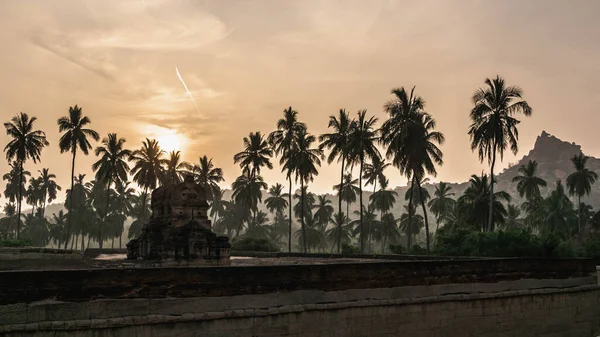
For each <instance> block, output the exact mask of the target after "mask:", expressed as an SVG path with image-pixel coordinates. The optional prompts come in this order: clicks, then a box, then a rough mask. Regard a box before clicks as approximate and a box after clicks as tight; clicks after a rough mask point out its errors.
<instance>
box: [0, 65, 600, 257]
mask: <svg viewBox="0 0 600 337" xmlns="http://www.w3.org/2000/svg"><path fill="white" fill-rule="evenodd" d="M472 101H473V104H474V107H473V108H472V110H471V111H470V112H469V111H465V114H467V113H468V114H469V116H470V118H471V124H470V126H469V129H468V134H469V136H470V138H471V148H472V150H473V151H474V152H476V153H477V155H478V157H479V159H480V160H481V161H482V162H486V163H488V164H489V165H490V172H489V174H485V173H481V174H474V175H472V176H471V179H470V180H469V182H468V186H467V187H466V188H465V189H464V190H457V189H456V188H455V186H454V185H453V184H450V183H447V182H439V183H436V184H433V183H430V178H435V177H436V175H437V169H438V167H440V166H441V165H443V164H444V159H445V158H444V153H443V151H442V146H443V144H444V142H445V137H444V135H443V133H442V132H440V131H439V129H438V125H437V123H436V121H435V118H434V117H433V114H432V113H431V112H429V111H427V110H426V105H425V100H424V98H423V97H421V96H419V95H418V94H417V93H416V90H415V88H414V87H413V88H411V89H410V90H407V89H405V88H404V87H400V88H397V89H393V90H392V91H391V98H390V100H389V101H388V102H386V103H385V104H384V107H383V110H384V111H383V112H384V113H385V114H386V118H384V119H382V120H381V121H380V120H378V119H377V118H375V117H374V115H373V114H369V113H368V112H367V111H366V110H358V111H357V112H356V113H351V112H349V111H347V110H345V109H340V110H339V111H338V112H337V113H335V114H332V115H331V116H329V121H328V125H327V127H328V128H327V131H326V132H325V133H323V134H320V135H316V134H314V133H311V130H310V128H309V126H308V125H307V124H305V123H303V122H302V120H301V114H300V113H299V112H298V111H296V110H294V109H293V108H292V107H288V108H286V109H284V110H283V114H282V116H281V118H280V119H279V120H277V121H274V122H275V123H274V130H267V131H268V132H267V133H263V132H261V131H251V132H249V134H248V136H247V137H244V138H243V139H242V140H241V141H240V152H238V153H236V154H233V156H232V161H233V162H234V163H236V164H239V170H240V171H239V175H238V176H237V178H236V179H235V180H234V181H233V182H232V183H231V185H230V189H228V188H225V186H227V185H226V184H225V183H224V178H223V170H222V169H221V168H220V167H219V163H216V162H214V161H213V159H212V158H210V157H208V156H206V155H203V156H200V157H199V158H198V159H197V161H195V162H194V163H188V162H186V161H184V160H183V158H182V155H181V153H180V152H179V151H172V152H170V153H166V152H165V151H164V150H163V149H161V145H160V143H159V142H158V141H156V140H154V139H145V140H143V141H142V142H141V143H140V144H131V143H130V142H127V140H125V139H124V138H121V137H119V136H118V135H117V134H115V133H108V134H107V136H106V137H104V138H102V140H101V142H100V143H95V144H94V142H98V141H99V139H100V136H99V134H98V132H96V131H95V130H93V125H92V123H91V120H90V119H89V118H88V117H86V116H84V115H83V110H82V108H81V107H79V106H77V105H75V106H73V107H70V108H69V109H68V115H67V116H65V117H61V118H60V119H59V120H58V130H59V132H60V133H61V138H60V140H59V141H58V146H59V148H60V150H61V152H63V153H64V152H68V153H69V154H70V155H71V158H70V159H71V162H72V165H71V172H70V178H71V184H70V188H68V189H66V199H65V200H64V205H65V207H66V211H63V210H59V211H57V212H54V213H52V214H46V209H47V207H46V205H47V204H48V203H52V202H53V201H56V198H57V195H58V191H61V189H62V187H61V186H59V185H58V184H57V183H56V172H53V171H52V170H51V168H44V169H42V170H40V171H38V172H37V173H35V174H34V175H32V173H31V172H29V171H27V170H26V166H27V164H28V162H29V160H31V161H33V162H38V161H40V160H41V154H42V151H43V149H44V148H45V147H46V146H49V145H51V144H49V142H48V140H47V139H46V137H45V133H44V132H43V131H42V130H36V128H35V122H36V118H35V117H29V116H28V115H27V114H26V113H19V114H17V115H16V116H14V117H13V118H11V119H10V121H7V122H6V123H5V124H4V126H5V129H6V132H7V135H8V136H9V142H8V144H6V146H5V147H4V152H5V154H6V159H7V160H8V161H9V163H10V170H9V171H8V172H5V173H3V175H2V179H3V182H4V183H5V189H4V196H5V198H6V199H7V200H8V203H7V204H6V205H5V206H4V218H2V219H0V238H2V239H26V240H28V242H30V243H31V244H34V245H39V246H45V245H48V244H52V245H55V246H57V247H59V248H72V249H82V250H83V249H85V248H86V247H89V246H90V244H94V245H98V246H99V247H104V246H105V245H110V247H123V239H122V236H123V233H124V232H125V230H127V229H126V224H127V223H128V222H130V225H129V229H128V232H127V233H126V234H127V237H128V238H133V237H136V236H137V235H139V233H140V231H141V228H142V225H143V224H144V223H145V222H146V221H147V220H148V218H149V216H150V209H149V202H150V200H149V198H148V194H149V193H150V192H151V191H152V190H154V189H155V188H157V187H158V186H159V185H170V184H177V183H179V182H181V181H182V178H183V176H184V175H187V174H190V175H192V176H193V177H194V179H195V181H196V182H197V183H198V184H200V185H202V186H203V187H204V188H205V190H206V192H207V197H208V199H209V203H210V206H211V207H210V210H209V216H210V217H211V219H212V221H213V228H214V230H215V231H216V232H218V233H220V234H225V235H228V236H230V237H231V238H232V241H233V242H234V243H235V242H236V241H238V240H242V239H254V240H263V241H264V242H269V245H270V246H272V247H277V248H278V249H281V250H287V251H290V252H291V251H302V252H334V251H335V252H362V253H388V252H390V251H392V252H409V253H432V252H440V251H445V252H447V250H444V249H445V248H440V247H447V245H448V242H451V240H452V238H454V237H455V236H456V235H463V236H460V237H461V238H464V233H471V234H472V233H479V234H482V235H484V234H485V233H484V232H488V233H489V232H499V231H507V232H512V233H517V232H519V233H520V232H523V233H529V234H531V235H535V236H539V237H540V238H543V239H544V240H545V239H546V238H553V240H554V239H555V240H559V241H561V242H563V241H564V242H566V241H568V240H570V239H571V238H573V237H575V236H578V235H579V236H581V235H584V234H585V233H586V230H587V229H589V228H590V227H591V226H595V225H594V224H595V221H596V220H594V219H596V218H598V219H599V220H600V216H597V214H598V213H595V212H594V211H593V209H592V208H591V206H590V205H587V204H585V203H583V202H582V201H583V200H584V199H585V198H586V196H588V195H589V194H590V191H591V190H592V186H593V185H594V183H595V182H596V180H597V178H598V177H597V174H596V173H595V172H594V171H593V170H592V169H590V167H589V165H588V160H589V158H588V157H587V156H585V155H583V154H582V153H578V154H575V155H574V156H573V158H572V159H571V170H570V172H569V175H568V177H567V178H566V180H565V181H564V182H563V181H548V182H547V181H546V180H544V179H542V178H541V177H540V176H539V172H540V171H539V166H538V162H536V161H535V160H530V161H528V162H526V163H524V164H523V165H522V166H520V167H519V168H518V170H517V174H516V175H514V176H513V177H512V178H511V180H512V182H513V183H514V184H515V185H516V189H517V192H518V193H517V195H512V196H511V195H510V194H509V193H507V191H504V190H501V189H499V188H495V185H497V181H496V178H495V177H496V175H495V173H494V172H495V171H494V170H495V166H496V165H497V161H498V160H500V161H501V160H502V159H503V155H504V153H505V151H511V152H513V153H517V150H518V124H519V123H520V120H519V119H518V117H519V115H520V114H523V115H525V116H529V115H531V113H532V108H531V107H530V106H529V104H528V103H527V101H525V100H524V99H523V91H522V90H521V89H519V88H518V87H515V86H510V85H508V84H507V83H506V82H505V81H504V80H503V79H502V78H501V77H499V76H497V77H496V78H494V79H487V80H486V81H485V84H484V87H483V88H479V89H477V91H476V93H475V94H474V96H473V97H472ZM90 150H93V151H92V152H93V154H94V155H95V156H96V157H97V159H96V160H95V163H94V164H93V166H92V170H93V172H94V175H93V176H92V175H91V174H90V175H89V176H88V175H85V174H77V173H76V165H75V164H76V162H75V160H76V158H77V154H78V153H83V154H84V155H88V154H89V152H90ZM275 160H278V161H279V164H280V167H281V170H282V172H283V173H284V174H285V177H286V181H281V182H267V181H265V179H264V178H263V176H262V174H263V173H264V172H265V171H266V170H272V169H273V167H274V166H273V163H274V161H275ZM322 165H338V167H339V170H340V171H339V173H340V176H339V182H335V183H332V186H331V187H332V190H333V191H334V195H329V194H325V195H317V194H314V193H313V192H311V187H312V182H313V181H314V179H315V178H316V177H317V176H318V174H319V170H320V169H321V166H322ZM78 170H81V168H79V169H78ZM87 171H89V170H88V169H86V170H84V172H87ZM392 174H399V175H401V176H403V177H405V178H407V180H408V186H407V189H406V192H405V193H404V192H403V193H402V194H399V193H398V190H397V189H392V188H391V187H390V186H389V177H390V175H392ZM546 189H550V190H549V191H547V192H544V191H546ZM404 200H405V201H406V203H404ZM23 201H25V202H26V203H28V204H29V205H30V206H31V213H30V214H27V215H24V214H22V202H23ZM519 201H521V202H519ZM434 224H435V226H433V225H434ZM471 234H469V235H471ZM529 234H528V235H529ZM473 235H474V234H473ZM432 238H433V239H432ZM461 240H462V241H464V240H463V239H461ZM462 241H461V242H462Z"/></svg>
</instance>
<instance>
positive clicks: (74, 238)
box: [73, 234, 79, 250]
mask: <svg viewBox="0 0 600 337" xmlns="http://www.w3.org/2000/svg"><path fill="white" fill-rule="evenodd" d="M78 235H79V234H75V235H74V236H73V242H75V250H77V244H78V243H79V240H77V238H78V237H79V236H78Z"/></svg>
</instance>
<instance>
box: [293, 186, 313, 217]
mask: <svg viewBox="0 0 600 337" xmlns="http://www.w3.org/2000/svg"><path fill="white" fill-rule="evenodd" d="M302 195H304V204H303V203H302ZM294 199H295V200H298V201H297V202H296V204H295V205H294V216H296V217H297V218H298V219H300V217H302V212H303V211H304V213H305V214H308V213H309V212H311V213H312V209H313V206H314V205H315V202H316V201H317V196H316V195H315V194H314V193H312V192H309V191H308V186H304V193H302V191H300V193H294Z"/></svg>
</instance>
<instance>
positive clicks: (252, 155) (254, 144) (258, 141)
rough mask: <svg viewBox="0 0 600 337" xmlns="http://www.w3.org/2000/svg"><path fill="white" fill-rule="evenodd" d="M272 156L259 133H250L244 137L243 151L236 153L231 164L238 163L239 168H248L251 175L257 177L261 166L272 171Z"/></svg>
mask: <svg viewBox="0 0 600 337" xmlns="http://www.w3.org/2000/svg"><path fill="white" fill-rule="evenodd" d="M272 156H273V150H272V148H271V146H270V145H269V143H268V142H267V140H266V139H265V137H264V136H263V135H262V134H261V133H260V131H257V132H250V135H248V137H244V151H242V152H239V153H236V154H235V156H233V162H234V164H237V163H239V164H240V167H241V168H248V169H249V170H250V174H251V175H258V174H260V168H261V167H262V166H266V167H267V168H269V169H270V170H272V169H273V164H272V163H271V157H272Z"/></svg>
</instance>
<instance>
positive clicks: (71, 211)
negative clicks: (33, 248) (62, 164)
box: [65, 146, 77, 248]
mask: <svg viewBox="0 0 600 337" xmlns="http://www.w3.org/2000/svg"><path fill="white" fill-rule="evenodd" d="M76 153H77V146H74V147H73V159H72V160H71V193H70V194H69V217H68V218H67V231H66V234H67V235H66V238H67V241H66V242H65V248H67V243H68V241H69V231H70V229H71V215H72V214H73V183H74V180H75V155H76Z"/></svg>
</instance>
